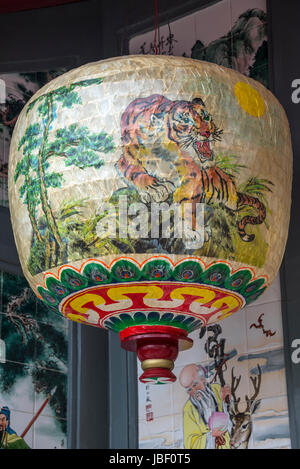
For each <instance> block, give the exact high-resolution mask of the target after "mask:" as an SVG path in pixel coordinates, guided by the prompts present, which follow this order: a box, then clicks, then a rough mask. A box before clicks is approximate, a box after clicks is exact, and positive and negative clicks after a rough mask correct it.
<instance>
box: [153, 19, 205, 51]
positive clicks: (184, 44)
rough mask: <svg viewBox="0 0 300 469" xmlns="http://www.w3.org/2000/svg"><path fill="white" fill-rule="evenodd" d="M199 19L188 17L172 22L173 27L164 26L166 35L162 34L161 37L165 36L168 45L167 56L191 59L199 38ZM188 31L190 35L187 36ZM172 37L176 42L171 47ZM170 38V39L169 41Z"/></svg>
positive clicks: (166, 46) (166, 48) (165, 48)
mask: <svg viewBox="0 0 300 469" xmlns="http://www.w3.org/2000/svg"><path fill="white" fill-rule="evenodd" d="M196 23H197V19H196V16H195V15H187V16H185V17H183V18H180V19H179V20H176V21H172V25H169V26H168V25H167V26H164V33H163V32H162V31H161V32H160V37H161V38H162V36H164V39H165V40H167V43H166V45H165V47H164V50H165V53H166V54H167V55H177V56H181V55H185V56H187V57H190V55H191V49H192V46H193V44H194V43H195V42H196V38H197V24H196ZM187 31H188V34H187ZM171 35H172V36H173V37H172V40H173V41H174V42H173V43H172V44H171V45H168V42H170V37H171ZM168 38H169V39H168Z"/></svg>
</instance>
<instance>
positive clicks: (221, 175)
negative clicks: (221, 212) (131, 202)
mask: <svg viewBox="0 0 300 469" xmlns="http://www.w3.org/2000/svg"><path fill="white" fill-rule="evenodd" d="M121 132H122V143H123V155H122V157H121V158H120V159H119V161H118V163H117V170H118V171H119V173H120V174H121V176H122V177H123V178H125V181H126V183H127V185H128V186H130V187H133V188H134V189H136V190H137V191H138V192H139V194H140V195H141V199H142V201H144V202H146V203H149V202H163V201H165V200H167V198H168V197H169V196H170V193H172V194H173V201H174V202H176V203H184V202H199V203H206V204H210V203H219V204H222V205H223V206H225V207H226V208H228V209H230V210H233V211H237V210H238V209H239V208H240V207H242V206H246V205H248V206H251V207H254V208H255V209H256V210H257V211H258V216H256V217H254V216H246V217H243V219H242V220H241V221H240V222H238V226H237V228H238V233H239V235H240V237H241V239H242V240H243V241H252V240H253V239H254V235H248V234H247V233H246V232H245V227H246V225H247V224H252V225H254V224H261V223H262V222H263V221H264V219H265V217H266V210H265V207H264V205H263V204H262V203H261V202H260V201H259V200H258V199H257V198H255V197H251V196H248V195H246V194H240V193H238V192H237V189H236V185H235V182H234V180H233V179H232V178H231V176H230V175H228V174H227V173H226V172H224V171H223V170H222V169H220V168H218V166H216V162H215V158H214V153H213V151H212V150H211V148H210V146H211V144H212V143H213V142H215V141H217V140H220V136H221V134H222V130H219V129H218V128H217V127H216V125H215V124H214V122H213V119H212V117H211V116H210V114H208V112H207V111H206V108H205V104H204V102H203V101H202V99H200V98H195V99H194V100H193V101H171V100H169V99H167V98H165V97H164V96H162V95H152V96H149V97H147V98H138V99H136V100H134V101H132V102H131V103H130V104H129V106H128V107H127V108H126V110H125V112H124V113H123V114H122V117H121ZM160 163H162V164H165V167H168V168H170V170H169V171H168V173H172V177H169V178H167V179H162V178H161V172H160V168H159V164H160ZM167 165H168V166H167Z"/></svg>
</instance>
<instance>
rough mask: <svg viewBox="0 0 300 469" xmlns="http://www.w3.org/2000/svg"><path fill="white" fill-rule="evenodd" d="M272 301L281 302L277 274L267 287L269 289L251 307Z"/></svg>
mask: <svg viewBox="0 0 300 469" xmlns="http://www.w3.org/2000/svg"><path fill="white" fill-rule="evenodd" d="M274 301H281V289H280V274H279V273H278V274H277V275H276V277H275V279H274V280H273V282H272V283H271V285H270V286H269V288H268V289H267V290H266V291H265V292H264V293H263V294H262V295H261V296H260V297H258V299H257V300H255V301H253V303H251V307H252V306H258V305H262V304H264V303H271V302H274Z"/></svg>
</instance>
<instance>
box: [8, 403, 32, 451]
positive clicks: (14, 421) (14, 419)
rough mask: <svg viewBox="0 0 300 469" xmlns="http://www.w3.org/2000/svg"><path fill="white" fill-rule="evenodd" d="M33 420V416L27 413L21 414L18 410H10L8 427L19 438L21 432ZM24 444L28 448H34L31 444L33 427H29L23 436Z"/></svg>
mask: <svg viewBox="0 0 300 469" xmlns="http://www.w3.org/2000/svg"><path fill="white" fill-rule="evenodd" d="M32 418H33V414H31V413H29V412H22V411H19V410H14V409H13V408H10V419H11V420H10V427H11V428H12V430H14V431H15V432H16V434H17V435H19V436H21V435H22V434H23V432H24V431H25V430H26V429H27V427H28V425H29V424H30V422H31V420H32ZM23 439H24V441H25V443H26V444H27V445H28V446H29V448H34V442H33V427H32V426H31V427H30V428H29V429H28V430H27V431H26V434H25V435H24V436H23Z"/></svg>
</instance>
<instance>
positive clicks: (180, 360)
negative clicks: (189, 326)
mask: <svg viewBox="0 0 300 469" xmlns="http://www.w3.org/2000/svg"><path fill="white" fill-rule="evenodd" d="M199 334H200V329H197V330H195V331H193V332H191V334H189V338H190V339H192V340H193V346H192V347H191V348H190V349H188V350H184V351H181V352H179V354H178V357H177V359H176V362H175V365H176V367H180V366H182V365H188V364H189V363H191V362H194V361H195V360H196V362H197V363H200V362H204V361H207V359H208V356H207V352H206V351H205V348H204V344H205V342H206V338H207V334H208V333H207V331H205V333H204V336H203V337H202V339H200V338H199Z"/></svg>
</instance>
